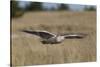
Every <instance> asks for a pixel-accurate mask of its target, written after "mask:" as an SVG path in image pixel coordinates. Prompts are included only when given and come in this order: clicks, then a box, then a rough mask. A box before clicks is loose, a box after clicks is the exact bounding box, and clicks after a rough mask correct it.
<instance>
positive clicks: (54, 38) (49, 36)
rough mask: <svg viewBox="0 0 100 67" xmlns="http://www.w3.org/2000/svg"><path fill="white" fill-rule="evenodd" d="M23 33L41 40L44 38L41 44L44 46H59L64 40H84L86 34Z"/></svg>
mask: <svg viewBox="0 0 100 67" xmlns="http://www.w3.org/2000/svg"><path fill="white" fill-rule="evenodd" d="M23 32H26V33H30V34H33V35H37V36H39V37H40V38H42V40H41V42H42V43H43V44H57V43H61V42H62V41H63V40H64V39H74V38H76V39H82V38H84V36H85V35H86V34H82V33H69V34H62V35H61V34H58V35H56V34H53V33H50V32H48V31H39V30H37V31H28V30H23Z"/></svg>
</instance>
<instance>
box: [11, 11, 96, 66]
mask: <svg viewBox="0 0 100 67" xmlns="http://www.w3.org/2000/svg"><path fill="white" fill-rule="evenodd" d="M22 29H31V30H37V29H38V30H47V31H50V32H52V33H72V32H75V33H77V32H81V33H86V34H88V36H87V37H86V38H84V39H71V40H70V39H66V40H65V41H64V42H63V43H61V44H52V45H51V44H46V45H44V44H42V43H41V42H40V41H39V39H38V38H37V37H36V36H33V35H28V34H25V33H23V32H21V31H20V30H22ZM11 46H12V55H11V56H12V65H38V64H58V63H73V62H90V61H91V62H92V61H96V13H95V12H66V11H62V12H35V13H31V12H30V13H26V14H25V15H24V16H23V17H21V18H17V19H12V45H11Z"/></svg>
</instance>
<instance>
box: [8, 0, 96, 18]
mask: <svg viewBox="0 0 100 67" xmlns="http://www.w3.org/2000/svg"><path fill="white" fill-rule="evenodd" d="M10 7H11V18H14V17H20V16H23V15H24V13H26V12H35V11H96V6H94V5H79V4H63V3H47V2H31V1H16V0H11V5H10Z"/></svg>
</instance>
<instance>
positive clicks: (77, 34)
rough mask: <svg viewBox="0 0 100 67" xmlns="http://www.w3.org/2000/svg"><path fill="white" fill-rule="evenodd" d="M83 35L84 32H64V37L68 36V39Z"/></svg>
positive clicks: (79, 37)
mask: <svg viewBox="0 0 100 67" xmlns="http://www.w3.org/2000/svg"><path fill="white" fill-rule="evenodd" d="M85 36H86V34H83V33H69V34H64V37H65V38H68V39H73V38H77V39H81V38H84V37H85Z"/></svg>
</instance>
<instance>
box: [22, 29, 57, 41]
mask: <svg viewBox="0 0 100 67" xmlns="http://www.w3.org/2000/svg"><path fill="white" fill-rule="evenodd" d="M23 32H25V33H29V34H33V35H37V36H40V37H41V38H43V39H49V38H51V37H54V36H55V34H52V33H49V32H47V31H28V30H23Z"/></svg>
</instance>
